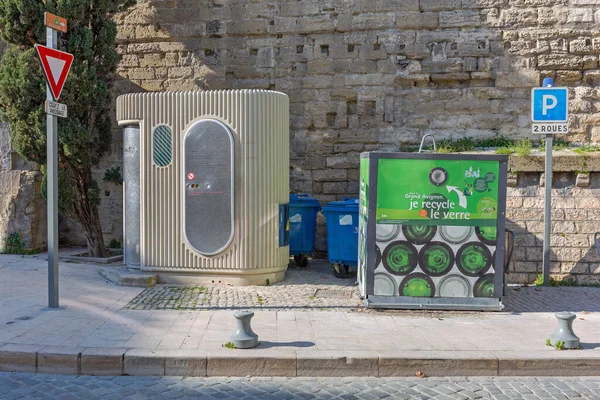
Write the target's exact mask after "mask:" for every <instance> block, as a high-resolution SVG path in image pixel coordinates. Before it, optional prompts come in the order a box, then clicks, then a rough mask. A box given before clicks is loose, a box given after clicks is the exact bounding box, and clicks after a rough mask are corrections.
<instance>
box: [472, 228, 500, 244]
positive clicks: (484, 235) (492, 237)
mask: <svg viewBox="0 0 600 400" xmlns="http://www.w3.org/2000/svg"><path fill="white" fill-rule="evenodd" d="M475 233H476V234H477V237H478V238H479V240H481V241H482V242H483V243H485V244H487V245H488V246H495V245H496V236H497V229H496V227H495V226H476V227H475Z"/></svg>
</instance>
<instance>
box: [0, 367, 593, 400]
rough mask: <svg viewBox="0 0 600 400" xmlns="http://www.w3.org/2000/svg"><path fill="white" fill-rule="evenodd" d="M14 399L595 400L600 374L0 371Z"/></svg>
mask: <svg viewBox="0 0 600 400" xmlns="http://www.w3.org/2000/svg"><path fill="white" fill-rule="evenodd" d="M0 392H1V393H2V399H3V400H13V399H61V400H70V399H74V400H76V399H103V400H109V399H128V400H138V399H260V400H270V399H344V400H351V399H365V400H371V399H386V398H388V399H439V400H449V399H502V400H505V399H506V400H508V399H511V400H512V399H572V398H579V399H598V398H600V379H598V378H423V379H418V378H177V377H132V376H120V377H92V376H80V377H74V376H63V375H43V374H39V375H35V374H24V373H0Z"/></svg>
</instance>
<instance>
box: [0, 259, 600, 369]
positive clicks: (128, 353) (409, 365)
mask: <svg viewBox="0 0 600 400" xmlns="http://www.w3.org/2000/svg"><path fill="white" fill-rule="evenodd" d="M99 268H101V267H100V266H96V265H86V264H73V263H62V262H61V264H60V271H61V276H60V285H61V286H60V293H61V305H63V306H64V308H63V309H59V310H47V309H44V308H45V307H46V305H47V292H46V285H47V281H46V279H47V276H46V269H47V262H46V260H45V256H44V255H38V256H28V257H21V256H7V255H2V256H0V273H1V277H0V295H1V297H0V326H1V327H2V329H1V330H0V343H3V345H2V347H0V370H9V371H10V370H14V371H23V372H48V373H50V372H52V373H71V374H109V375H120V374H129V375H164V374H166V375H197V376H205V375H208V376H246V375H251V376H414V375H415V374H416V373H417V372H422V373H424V374H426V375H427V376H444V375H467V376H472V375H487V376H493V375H598V374H600V351H599V349H600V313H598V311H599V310H598V309H599V308H600V301H599V299H600V289H598V288H543V289H541V290H540V288H533V287H529V288H520V289H519V290H512V289H511V290H509V294H508V296H507V298H506V303H507V304H508V306H507V310H508V311H505V312H500V313H483V312H448V311H447V312H418V311H397V310H390V311H377V310H366V309H364V308H361V307H356V308H354V311H340V308H339V307H337V306H336V305H335V304H333V305H330V306H327V305H322V306H321V307H317V308H308V309H307V308H303V307H295V306H293V301H291V302H290V303H291V304H292V305H288V306H286V307H284V308H273V304H269V305H267V304H266V303H265V302H264V301H263V304H257V305H256V304H255V305H249V306H250V307H248V308H250V309H253V310H254V311H255V313H256V316H255V317H254V319H253V328H254V330H255V332H256V333H258V334H259V337H260V341H261V345H260V346H259V347H258V348H256V349H251V350H232V349H227V348H223V347H222V345H223V344H224V343H226V342H227V341H228V340H229V337H230V336H231V334H232V333H233V331H234V327H235V320H234V318H233V317H232V311H231V310H212V309H210V310H181V309H166V310H157V309H147V310H131V309H125V308H126V307H128V305H131V304H132V300H133V299H135V298H136V297H138V296H139V295H140V294H141V293H142V292H143V291H144V289H142V288H127V287H118V286H114V285H113V284H111V283H107V282H106V281H105V280H104V279H103V278H101V277H100V275H99V274H98V269H99ZM296 272H302V271H301V270H300V271H292V270H290V274H291V275H293V274H294V273H296ZM325 280H327V279H325ZM335 283H336V281H332V282H328V283H326V284H324V285H321V286H320V285H319V283H318V282H317V283H315V284H316V285H317V289H331V288H334V287H335ZM344 284H345V285H346V284H347V283H346V282H344ZM279 286H280V287H285V286H286V285H285V284H281V285H279ZM273 287H275V288H276V287H277V285H273ZM267 289H268V288H267ZM342 289H343V290H355V289H353V288H352V287H350V286H347V287H343V288H342ZM253 290H258V289H256V288H254V289H253ZM260 290H263V289H260ZM278 290H283V289H278ZM290 290H291V289H290ZM311 290H312V289H311ZM283 293H285V291H284V292H283ZM307 293H308V292H307ZM281 296H283V295H281ZM284 297H285V296H284ZM561 303H563V304H565V306H564V310H568V311H574V312H576V313H577V317H578V319H577V320H576V321H575V324H574V326H575V331H576V333H577V334H578V335H579V337H580V338H581V341H582V344H583V346H582V347H583V349H582V350H577V351H556V350H554V349H552V348H550V347H547V346H546V345H545V339H546V338H547V337H548V336H549V335H550V334H551V333H552V332H553V331H554V330H555V328H556V320H555V318H554V315H553V312H554V311H559V310H561V311H562V309H560V308H559V307H560V306H561ZM252 307H253V308H252ZM327 307H329V308H327ZM321 309H322V310H321ZM332 310H333V311H332Z"/></svg>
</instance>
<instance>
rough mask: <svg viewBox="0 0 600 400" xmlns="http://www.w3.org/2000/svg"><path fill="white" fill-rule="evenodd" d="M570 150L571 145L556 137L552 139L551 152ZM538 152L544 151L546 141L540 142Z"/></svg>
mask: <svg viewBox="0 0 600 400" xmlns="http://www.w3.org/2000/svg"><path fill="white" fill-rule="evenodd" d="M570 148H572V145H571V143H569V142H567V141H566V140H564V139H561V138H559V137H556V136H555V137H554V138H553V139H552V150H554V151H558V150H567V149H570ZM540 151H546V139H541V140H540Z"/></svg>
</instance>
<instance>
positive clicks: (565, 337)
mask: <svg viewBox="0 0 600 400" xmlns="http://www.w3.org/2000/svg"><path fill="white" fill-rule="evenodd" d="M554 316H555V317H556V319H557V320H558V329H557V330H556V332H554V333H553V334H552V335H551V336H550V343H551V344H552V346H555V345H556V342H557V341H559V340H560V341H561V342H563V343H564V347H565V349H577V348H579V338H578V337H577V336H575V332H573V320H574V319H575V314H573V313H570V312H566V311H563V312H557V313H556V314H554Z"/></svg>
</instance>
